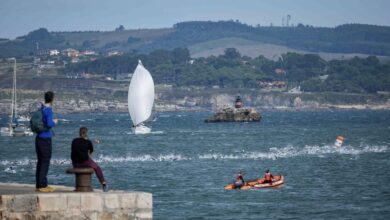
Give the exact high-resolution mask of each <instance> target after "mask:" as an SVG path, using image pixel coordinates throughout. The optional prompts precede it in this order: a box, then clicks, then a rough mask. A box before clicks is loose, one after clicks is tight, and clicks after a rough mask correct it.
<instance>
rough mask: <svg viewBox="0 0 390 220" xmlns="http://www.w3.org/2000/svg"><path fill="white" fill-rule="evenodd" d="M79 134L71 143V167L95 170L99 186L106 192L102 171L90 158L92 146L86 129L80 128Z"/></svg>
mask: <svg viewBox="0 0 390 220" xmlns="http://www.w3.org/2000/svg"><path fill="white" fill-rule="evenodd" d="M79 134H80V137H78V138H75V139H73V141H72V152H71V158H72V164H73V167H91V168H93V169H94V170H95V173H96V176H97V177H98V179H99V182H100V184H102V187H103V191H104V192H107V191H108V187H107V184H106V181H105V179H104V176H103V171H102V169H101V168H100V167H99V165H97V164H96V162H95V161H93V160H92V159H91V157H90V155H91V154H92V152H93V145H92V142H91V141H90V140H88V128H86V127H81V128H80V132H79Z"/></svg>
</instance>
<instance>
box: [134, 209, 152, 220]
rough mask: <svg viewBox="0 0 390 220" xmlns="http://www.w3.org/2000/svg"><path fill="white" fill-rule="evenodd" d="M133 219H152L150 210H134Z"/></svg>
mask: <svg viewBox="0 0 390 220" xmlns="http://www.w3.org/2000/svg"><path fill="white" fill-rule="evenodd" d="M135 219H137V220H138V219H139V220H149V219H150V220H151V219H153V214H152V212H148V211H141V212H136V213H135Z"/></svg>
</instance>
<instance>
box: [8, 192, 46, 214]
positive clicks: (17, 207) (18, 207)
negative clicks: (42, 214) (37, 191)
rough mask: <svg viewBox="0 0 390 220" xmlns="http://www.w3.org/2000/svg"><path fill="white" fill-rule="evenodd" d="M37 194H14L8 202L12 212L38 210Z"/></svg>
mask: <svg viewBox="0 0 390 220" xmlns="http://www.w3.org/2000/svg"><path fill="white" fill-rule="evenodd" d="M37 199H38V197H37V195H14V196H13V198H12V199H11V201H10V202H9V203H8V204H7V209H8V210H9V211H11V212H34V211H37V210H38V201H37Z"/></svg>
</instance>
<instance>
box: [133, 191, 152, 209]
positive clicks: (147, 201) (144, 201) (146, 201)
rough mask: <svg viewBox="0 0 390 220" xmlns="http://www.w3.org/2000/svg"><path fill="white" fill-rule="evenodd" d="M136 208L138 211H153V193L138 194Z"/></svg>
mask: <svg viewBox="0 0 390 220" xmlns="http://www.w3.org/2000/svg"><path fill="white" fill-rule="evenodd" d="M136 207H137V208H138V209H152V207H153V197H152V194H151V193H138V196H137V202H136Z"/></svg>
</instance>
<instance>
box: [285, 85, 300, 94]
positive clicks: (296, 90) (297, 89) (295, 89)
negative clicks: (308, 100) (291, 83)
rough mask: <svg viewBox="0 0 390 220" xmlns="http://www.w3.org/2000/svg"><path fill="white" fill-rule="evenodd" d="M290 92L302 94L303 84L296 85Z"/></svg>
mask: <svg viewBox="0 0 390 220" xmlns="http://www.w3.org/2000/svg"><path fill="white" fill-rule="evenodd" d="M288 93H291V94H301V93H302V91H301V86H298V87H294V88H292V89H290V90H288Z"/></svg>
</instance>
